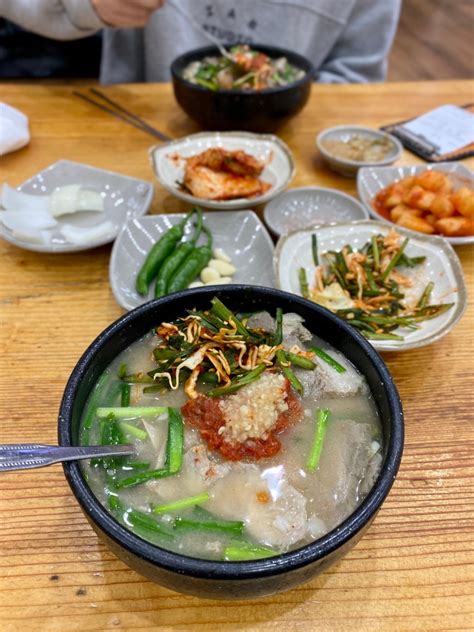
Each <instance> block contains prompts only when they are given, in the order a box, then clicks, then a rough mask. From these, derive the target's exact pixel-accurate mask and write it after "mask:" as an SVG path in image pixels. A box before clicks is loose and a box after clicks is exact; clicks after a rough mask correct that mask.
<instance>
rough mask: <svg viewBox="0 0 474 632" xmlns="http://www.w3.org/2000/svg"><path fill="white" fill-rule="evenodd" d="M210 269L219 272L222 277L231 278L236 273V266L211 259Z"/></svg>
mask: <svg viewBox="0 0 474 632" xmlns="http://www.w3.org/2000/svg"><path fill="white" fill-rule="evenodd" d="M209 267H210V268H213V269H214V270H217V271H218V272H219V274H220V275H221V276H231V275H232V274H234V273H235V266H233V265H232V264H231V263H227V261H222V260H221V259H211V260H210V261H209Z"/></svg>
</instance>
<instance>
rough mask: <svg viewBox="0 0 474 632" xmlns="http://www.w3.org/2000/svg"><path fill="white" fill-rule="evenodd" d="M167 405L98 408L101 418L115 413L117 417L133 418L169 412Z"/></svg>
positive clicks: (156, 415) (157, 415)
mask: <svg viewBox="0 0 474 632" xmlns="http://www.w3.org/2000/svg"><path fill="white" fill-rule="evenodd" d="M167 410H168V409H167V408H166V406H126V407H123V408H122V407H120V408H106V407H104V406H102V407H99V408H97V410H96V415H97V417H99V419H102V418H104V417H108V416H109V415H111V414H112V415H114V416H115V417H116V419H131V418H133V417H159V416H161V415H164V414H165V413H166V412H167Z"/></svg>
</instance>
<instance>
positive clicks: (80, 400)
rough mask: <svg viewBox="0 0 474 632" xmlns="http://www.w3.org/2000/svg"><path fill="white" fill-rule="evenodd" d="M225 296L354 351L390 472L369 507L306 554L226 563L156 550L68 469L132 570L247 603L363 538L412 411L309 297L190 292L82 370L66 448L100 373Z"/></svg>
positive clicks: (104, 343) (66, 414)
mask: <svg viewBox="0 0 474 632" xmlns="http://www.w3.org/2000/svg"><path fill="white" fill-rule="evenodd" d="M215 295H218V296H219V298H221V300H222V301H223V302H224V303H225V304H226V305H228V306H229V307H230V308H231V309H232V310H234V311H245V312H249V311H259V310H268V311H270V312H273V313H274V312H275V309H276V307H278V306H279V307H282V308H283V311H284V312H290V311H292V312H297V313H298V314H300V315H301V316H303V318H304V319H305V322H306V326H307V327H308V329H310V330H311V331H313V332H315V333H317V334H318V335H320V336H321V337H322V338H324V339H325V340H327V342H329V343H330V344H331V345H333V346H334V347H335V348H337V349H338V350H340V351H341V352H342V353H344V354H345V355H346V356H347V358H348V359H349V360H350V361H351V362H352V363H353V364H354V365H355V366H356V367H357V368H358V369H359V371H361V373H362V374H363V375H364V376H365V377H366V379H367V381H368V384H369V386H370V389H371V392H372V395H373V397H374V399H375V402H376V405H377V408H378V411H379V415H380V419H381V421H382V425H383V432H384V449H385V458H384V463H383V466H382V470H381V472H380V475H379V477H378V479H377V481H376V483H375V485H374V487H373V489H372V490H371V492H370V493H369V494H368V496H367V497H366V498H365V500H364V501H363V502H362V503H361V505H360V506H359V507H358V508H357V509H356V510H355V511H354V512H353V513H352V514H351V515H350V516H349V517H348V518H347V519H346V520H345V521H344V522H343V523H341V524H340V525H339V526H338V527H337V528H336V529H334V530H333V531H330V532H329V533H328V534H327V535H325V536H324V537H322V538H320V539H319V540H316V541H315V542H313V543H311V544H308V545H306V546H304V547H302V548H300V549H297V550H295V551H291V552H289V553H285V554H283V555H279V556H276V557H274V558H270V559H268V558H267V559H262V560H257V561H252V562H218V561H217V562H216V561H210V560H200V559H196V558H191V557H187V556H185V555H179V554H177V553H173V552H170V551H167V550H165V549H162V548H160V547H158V546H154V545H152V544H150V543H149V542H146V541H145V540H142V539H141V538H140V537H138V536H136V535H135V534H133V533H132V532H131V531H128V530H127V529H126V528H125V527H123V526H122V525H121V524H119V523H118V522H117V521H116V520H115V519H114V518H113V517H112V515H111V514H110V513H109V512H108V511H107V510H106V509H105V508H104V507H103V506H102V505H101V504H100V502H99V501H98V500H97V499H96V497H95V496H94V494H93V493H92V491H91V490H90V488H89V487H88V485H87V483H86V481H85V479H84V476H83V475H82V473H81V469H80V467H79V464H78V463H73V462H71V463H65V464H64V466H63V467H64V472H65V475H66V478H67V480H68V482H69V485H70V486H71V489H72V491H73V493H74V495H75V496H76V498H77V500H78V501H79V503H80V504H81V506H82V509H83V510H84V513H85V514H86V516H87V518H88V519H89V521H90V523H91V524H92V526H93V528H94V529H95V530H96V532H97V533H98V535H99V536H100V537H101V538H102V539H103V540H104V541H105V542H106V544H107V545H108V546H109V548H110V549H111V550H112V551H113V552H114V553H115V554H116V555H117V556H118V557H119V558H120V559H121V560H123V561H124V562H125V563H126V564H127V565H128V566H130V567H131V568H133V569H134V570H136V571H138V572H139V573H141V574H142V575H144V576H145V577H147V578H149V579H151V580H152V581H155V582H157V583H158V584H161V585H163V586H166V587H167V588H171V589H172V590H176V591H178V592H183V593H188V594H192V595H197V596H199V597H206V598H220V599H245V598H254V597H258V596H262V595H269V594H273V593H276V592H282V591H284V590H289V589H290V588H293V587H295V586H297V585H298V584H301V583H303V582H306V581H309V580H310V579H312V578H313V577H315V576H316V575H317V574H319V573H320V572H322V571H323V570H325V569H326V568H327V567H328V566H329V565H330V564H332V563H333V562H335V561H337V560H338V559H339V558H341V557H342V556H343V555H344V554H345V553H347V551H349V550H350V549H351V548H352V547H353V546H354V544H356V542H357V541H358V540H359V539H360V537H361V536H362V535H363V533H364V532H365V531H366V530H367V528H368V527H369V525H370V523H371V522H372V520H373V519H374V517H375V515H376V513H377V511H378V510H379V508H380V506H381V505H382V503H383V501H384V499H385V497H386V496H387V494H388V492H389V490H390V488H391V486H392V483H393V481H394V479H395V475H396V473H397V470H398V467H399V464H400V459H401V455H402V450H403V412H402V407H401V402H400V399H399V396H398V392H397V389H396V387H395V385H394V383H393V380H392V378H391V376H390V373H389V372H388V369H387V367H386V366H385V364H384V362H383V360H382V359H381V357H380V356H379V354H378V353H377V352H376V351H375V349H374V348H373V347H372V346H371V345H370V344H369V343H368V342H367V340H365V338H363V337H362V336H361V335H360V334H359V333H358V332H357V331H356V330H355V329H354V328H352V327H350V326H349V325H348V324H347V323H345V322H344V321H343V320H341V319H340V318H338V317H337V316H335V315H334V314H332V313H331V312H329V311H328V310H326V309H324V308H322V307H320V306H318V305H316V304H314V303H311V302H310V301H307V300H305V299H303V298H301V297H298V296H295V295H293V294H289V293H287V292H282V291H281V290H275V289H270V288H263V287H255V286H246V285H240V286H239V285H234V286H226V288H225V289H221V288H219V289H218V288H217V287H210V288H196V289H194V290H186V291H184V292H179V293H176V294H172V295H169V296H166V297H164V298H161V299H158V300H155V301H151V302H149V303H146V304H144V305H141V306H140V307H137V308H136V309H134V310H133V311H131V312H129V313H127V314H125V315H124V316H122V317H121V318H119V319H118V320H117V321H116V322H115V323H113V324H112V325H111V326H110V327H108V329H106V330H105V331H104V332H103V333H102V334H100V335H99V336H98V337H97V338H96V339H95V340H94V342H93V343H92V344H91V345H90V347H89V348H88V349H87V350H86V352H85V353H84V355H83V356H82V358H81V359H80V360H79V362H78V363H77V365H76V367H75V368H74V370H73V372H72V374H71V377H70V378H69V381H68V383H67V386H66V389H65V392H64V396H63V400H62V403H61V408H60V412H59V427H58V435H59V444H60V445H63V446H70V445H77V442H78V432H79V424H80V421H81V414H82V411H83V410H84V406H85V402H86V400H87V397H88V395H89V393H90V392H91V389H92V387H93V386H94V384H95V382H96V381H97V379H98V377H99V376H100V375H101V373H102V372H103V371H104V369H105V368H106V367H107V366H108V365H109V364H110V362H111V361H112V360H113V359H114V358H115V357H116V356H117V354H119V353H120V352H121V351H123V350H124V349H126V348H127V347H128V346H129V345H130V344H131V343H132V342H134V341H135V340H137V339H138V338H140V337H142V336H143V335H144V334H145V333H147V332H148V331H150V329H151V328H152V327H153V326H156V325H157V324H158V323H159V322H161V321H162V320H166V321H170V320H172V319H174V318H176V317H177V316H180V315H182V314H184V313H185V311H186V309H189V308H190V307H196V308H198V309H207V308H209V307H210V301H211V298H212V297H213V296H215Z"/></svg>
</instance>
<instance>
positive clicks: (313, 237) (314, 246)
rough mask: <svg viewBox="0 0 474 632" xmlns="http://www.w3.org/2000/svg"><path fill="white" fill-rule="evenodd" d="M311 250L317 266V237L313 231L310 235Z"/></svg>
mask: <svg viewBox="0 0 474 632" xmlns="http://www.w3.org/2000/svg"><path fill="white" fill-rule="evenodd" d="M311 252H312V253H313V261H314V265H315V266H319V258H318V238H317V236H316V234H315V233H314V234H313V235H311Z"/></svg>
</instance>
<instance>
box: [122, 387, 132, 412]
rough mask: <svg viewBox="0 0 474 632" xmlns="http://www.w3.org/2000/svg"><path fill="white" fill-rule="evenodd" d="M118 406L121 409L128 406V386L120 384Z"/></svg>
mask: <svg viewBox="0 0 474 632" xmlns="http://www.w3.org/2000/svg"><path fill="white" fill-rule="evenodd" d="M120 406H122V408H125V407H127V406H130V384H122V389H121V393H120Z"/></svg>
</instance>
